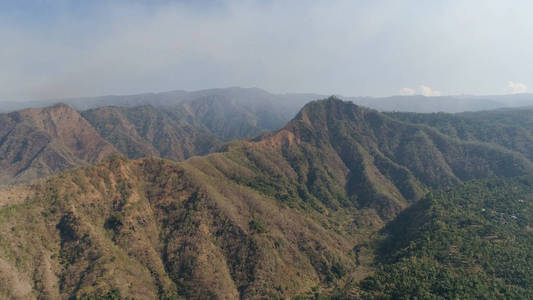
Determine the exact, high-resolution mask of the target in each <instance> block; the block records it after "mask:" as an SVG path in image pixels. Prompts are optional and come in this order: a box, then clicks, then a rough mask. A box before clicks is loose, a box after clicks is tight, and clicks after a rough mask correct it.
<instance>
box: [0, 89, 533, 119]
mask: <svg viewBox="0 0 533 300" xmlns="http://www.w3.org/2000/svg"><path fill="white" fill-rule="evenodd" d="M327 97H328V95H324V94H313V93H284V94H279V93H270V92H267V91H265V90H262V89H259V88H240V87H230V88H218V89H206V90H198V91H191V92H189V91H183V90H176V91H168V92H160V93H144V94H134V95H109V96H99V97H79V98H64V99H50V100H34V101H11V102H10V101H3V102H0V104H1V105H0V113H6V112H11V111H16V110H20V109H24V108H35V107H46V106H50V105H53V104H55V103H65V104H67V105H69V106H71V107H73V108H74V109H76V110H78V111H84V110H88V109H92V108H98V107H103V106H120V107H137V106H143V105H151V106H154V107H164V108H168V107H172V106H176V105H178V104H182V103H186V102H188V103H191V102H195V101H197V100H200V101H203V102H204V103H209V102H212V101H213V100H215V99H217V100H218V99H225V100H226V101H228V102H231V103H233V104H230V105H233V107H234V108H235V107H238V109H239V110H244V111H245V112H248V113H249V112H251V113H258V112H266V113H274V114H277V115H278V116H279V117H281V118H282V120H281V124H277V126H278V128H277V129H279V128H281V127H282V126H283V125H285V124H286V123H287V122H288V121H290V119H291V118H292V117H293V116H294V115H295V114H296V113H297V112H298V111H299V110H300V109H301V108H302V107H303V105H304V104H305V103H307V102H309V101H312V100H316V99H325V98H327ZM336 97H338V98H340V99H343V100H347V101H352V102H353V103H355V104H357V105H360V106H365V107H369V108H373V109H376V110H379V111H387V112H393V111H398V112H418V113H436V112H447V113H458V112H466V111H482V110H494V109H499V108H521V107H531V106H533V94H510V95H486V96H471V95H458V96H423V95H408V96H390V97H351V96H340V95H337V96H336ZM211 108H212V109H213V108H214V107H211Z"/></svg>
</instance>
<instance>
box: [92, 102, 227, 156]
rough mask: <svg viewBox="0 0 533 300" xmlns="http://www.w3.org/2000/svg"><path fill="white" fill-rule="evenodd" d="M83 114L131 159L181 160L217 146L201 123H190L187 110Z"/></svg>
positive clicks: (110, 110) (113, 109)
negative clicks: (152, 157)
mask: <svg viewBox="0 0 533 300" xmlns="http://www.w3.org/2000/svg"><path fill="white" fill-rule="evenodd" d="M82 115H83V117H84V118H86V119H87V120H88V121H89V122H90V123H91V124H92V125H93V127H94V128H95V129H96V130H97V131H98V132H99V133H100V135H101V136H102V137H103V138H104V139H106V140H107V141H109V142H110V143H112V144H113V145H114V146H115V147H116V148H117V149H118V150H119V151H121V152H122V153H124V154H125V155H126V156H127V157H129V158H133V159H135V158H140V157H150V156H156V157H163V158H168V159H172V160H175V161H181V160H184V159H186V158H189V157H190V156H193V155H203V154H207V153H209V152H212V151H213V150H214V149H215V148H216V147H218V146H219V145H220V141H219V138H217V137H216V136H214V135H212V134H210V133H209V132H208V131H207V130H205V129H204V128H203V127H202V126H201V125H196V124H195V123H193V125H192V124H191V123H190V122H188V121H187V115H186V113H184V112H181V113H180V112H178V111H176V110H174V111H173V112H172V113H171V112H169V111H167V110H164V109H156V108H154V107H152V106H140V107H133V108H120V107H102V108H96V109H92V110H88V111H84V112H82ZM195 125H196V126H195Z"/></svg>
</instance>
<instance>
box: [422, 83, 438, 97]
mask: <svg viewBox="0 0 533 300" xmlns="http://www.w3.org/2000/svg"><path fill="white" fill-rule="evenodd" d="M418 90H419V91H420V94H421V95H424V96H426V97H436V96H440V95H441V94H440V92H439V91H435V90H433V89H431V88H430V87H429V86H425V85H421V86H419V87H418Z"/></svg>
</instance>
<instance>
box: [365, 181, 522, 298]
mask: <svg viewBox="0 0 533 300" xmlns="http://www.w3.org/2000/svg"><path fill="white" fill-rule="evenodd" d="M532 224H533V177H531V176H528V177H522V178H518V179H514V180H509V179H507V180H502V179H491V180H482V181H477V182H469V183H467V184H466V185H465V186H462V187H457V188H454V189H450V190H446V191H438V192H434V193H432V194H430V195H429V196H428V197H427V198H425V199H424V200H422V201H420V202H419V203H417V204H416V205H414V206H413V207H411V208H409V209H407V210H406V211H405V212H403V213H402V214H400V216H398V218H397V219H396V220H394V221H393V222H391V223H390V224H389V225H388V226H387V227H386V230H385V232H386V233H387V234H388V237H387V238H386V239H385V240H384V241H383V242H382V243H381V245H380V252H381V255H380V256H379V257H378V261H380V262H381V263H382V265H381V267H380V269H379V271H378V272H377V273H376V274H375V275H374V276H372V277H370V278H368V279H366V280H364V281H363V282H362V283H361V284H360V287H361V288H362V290H363V292H362V293H363V294H365V295H367V296H368V298H369V299H375V298H376V297H377V298H383V299H413V298H418V299H531V298H533V289H532V286H533V274H532V273H531V270H532V269H533V257H532V256H531V245H532V243H533V229H532Z"/></svg>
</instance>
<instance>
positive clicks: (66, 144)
mask: <svg viewBox="0 0 533 300" xmlns="http://www.w3.org/2000/svg"><path fill="white" fill-rule="evenodd" d="M114 153H117V150H116V149H115V148H114V147H113V146H112V145H111V144H109V143H108V142H106V141H105V140H104V139H102V138H101V137H100V135H99V134H98V133H97V132H96V131H95V130H94V128H93V127H92V126H91V125H90V124H89V123H88V122H87V121H86V120H85V119H84V118H83V117H81V115H80V114H79V113H78V112H76V111H75V110H74V109H72V108H70V107H69V106H67V105H63V104H58V105H54V106H51V107H47V108H30V109H25V110H21V111H18V112H13V113H9V114H1V115H0V186H1V185H8V184H13V183H19V182H28V181H32V180H35V179H39V178H42V177H45V176H48V175H50V174H53V173H56V172H58V171H61V170H65V169H67V168H72V167H75V166H80V165H84V164H87V163H94V162H96V161H99V160H101V159H102V158H104V157H106V156H108V155H111V154H114Z"/></svg>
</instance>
